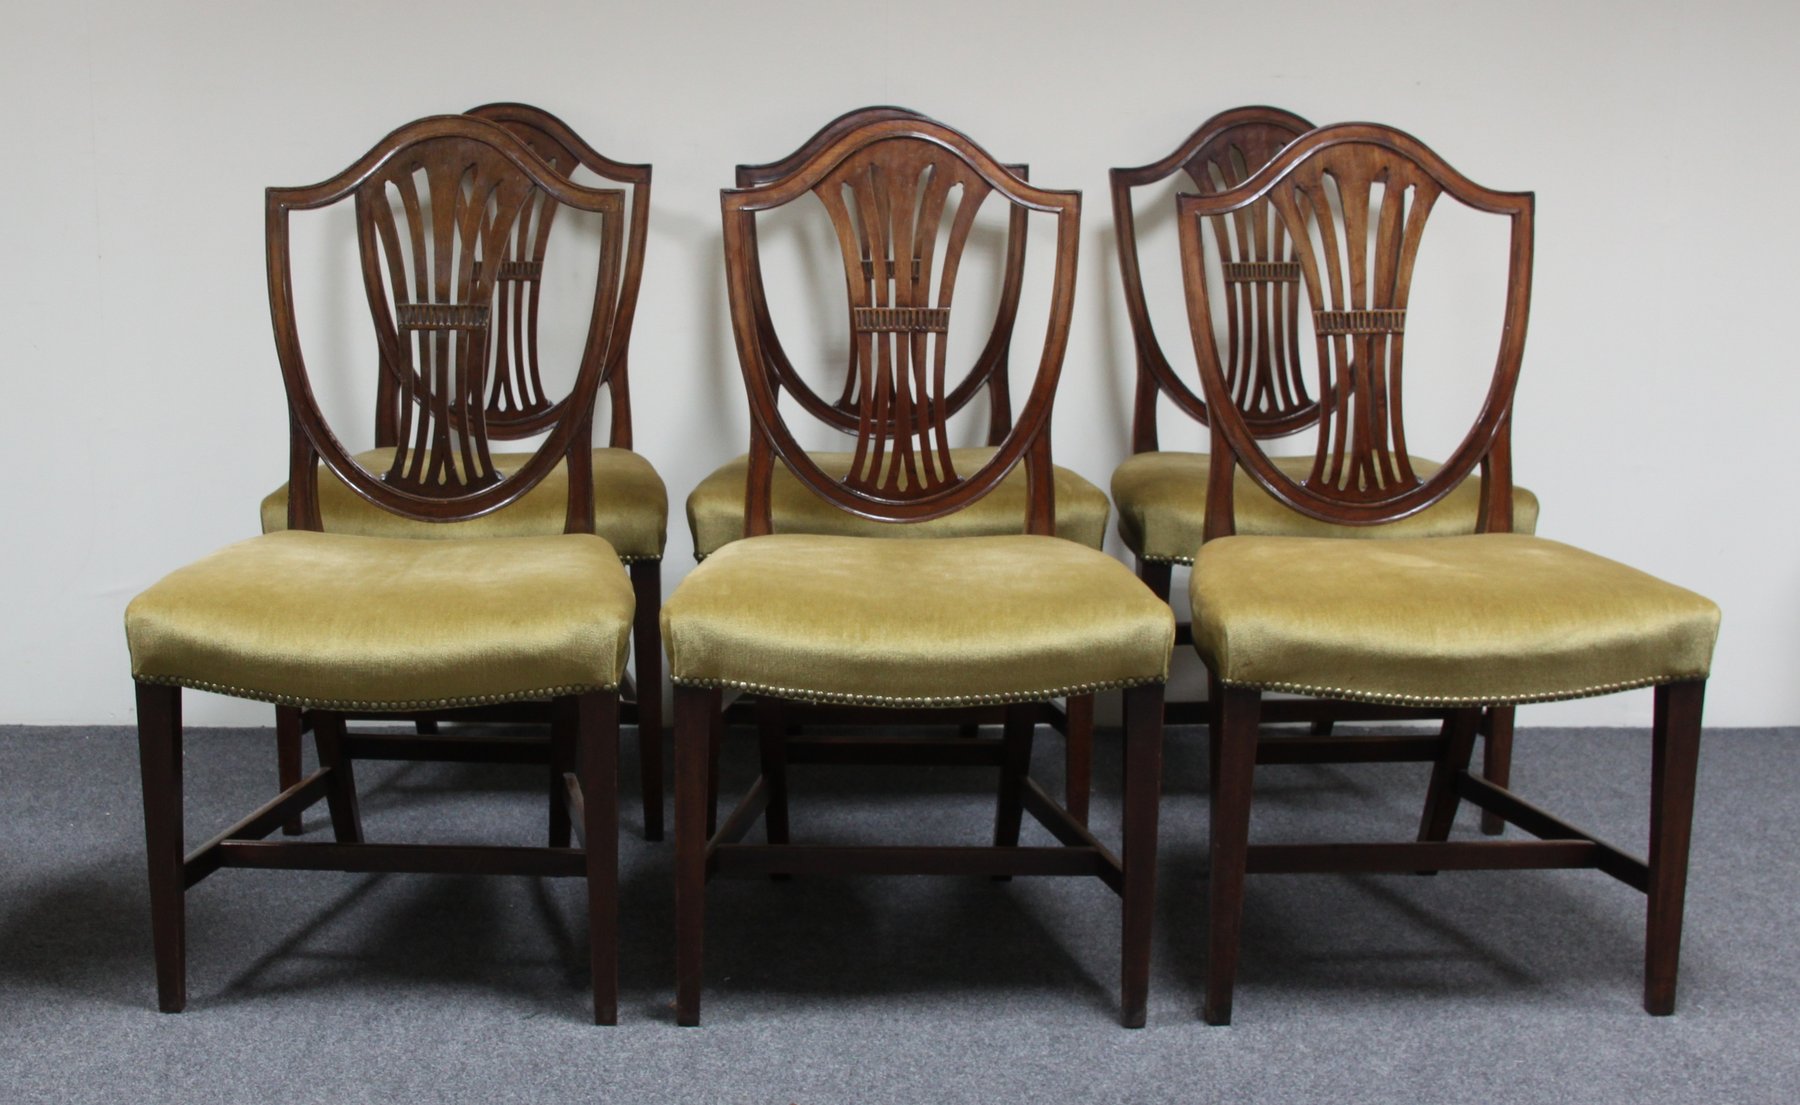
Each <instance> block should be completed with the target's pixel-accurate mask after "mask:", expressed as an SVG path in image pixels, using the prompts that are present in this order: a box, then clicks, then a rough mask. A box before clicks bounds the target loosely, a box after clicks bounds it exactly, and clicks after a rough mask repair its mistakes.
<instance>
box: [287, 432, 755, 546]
mask: <svg viewBox="0 0 1800 1105" xmlns="http://www.w3.org/2000/svg"><path fill="white" fill-rule="evenodd" d="M530 456H531V454H529V453H496V454H494V463H495V464H496V465H497V466H498V467H499V469H500V471H501V472H502V473H506V472H512V471H516V470H517V469H518V468H520V467H522V466H523V465H524V464H525V462H526V461H527V460H528V459H530ZM593 457H594V531H595V532H596V533H598V534H599V535H600V536H601V537H604V538H605V539H606V541H607V543H608V544H610V545H611V546H612V547H613V551H614V552H616V553H617V554H618V557H619V559H620V560H621V561H623V562H624V563H627V564H632V563H637V562H640V561H646V560H661V559H662V554H663V544H664V542H665V541H666V539H667V536H668V529H669V493H668V491H667V490H666V489H664V487H663V482H662V477H661V476H658V475H657V474H656V469H654V468H652V467H651V466H650V462H649V461H647V460H645V459H644V458H643V456H641V455H640V454H638V453H634V452H632V451H631V450H630V449H595V450H594V451H593ZM356 460H357V462H358V463H359V464H361V465H362V466H363V467H364V468H366V469H368V470H369V471H371V472H385V471H387V470H388V468H389V467H390V466H392V464H393V462H394V450H393V449H391V448H387V449H370V450H368V451H367V452H363V453H358V454H357V455H356ZM287 501H288V489H287V484H282V485H281V486H280V487H279V488H277V489H276V490H275V491H273V492H271V493H270V494H269V495H268V496H267V497H266V498H264V499H263V501H262V528H263V532H264V533H273V532H275V531H276V530H283V529H286V528H287ZM568 501H569V474H568V466H567V465H564V464H558V465H557V466H556V467H555V468H554V469H552V470H551V471H550V474H549V475H547V476H545V477H544V480H543V482H542V483H539V484H538V485H537V486H536V487H533V488H532V489H531V490H530V491H528V492H526V493H525V494H524V495H523V496H521V497H520V498H519V500H518V501H517V502H514V503H512V504H510V505H508V506H505V507H502V508H501V509H499V510H496V511H494V512H493V513H491V514H485V515H482V516H481V517H479V518H470V519H467V520H464V521H460V522H426V521H420V520H418V519H414V518H405V517H402V516H400V515H398V514H395V513H393V512H392V511H387V510H383V509H381V508H380V507H378V506H375V505H374V504H372V503H370V502H369V501H368V500H366V499H364V498H363V497H362V496H360V495H358V494H357V493H356V492H354V491H352V490H350V488H349V487H348V486H346V485H345V484H344V482H343V481H342V480H340V479H338V478H337V477H336V476H335V475H334V474H333V473H332V472H331V470H330V469H323V470H321V471H320V473H319V514H320V517H321V519H322V521H323V523H324V529H325V532H327V533H345V534H355V535H358V536H362V537H423V538H439V539H443V538H462V537H547V536H551V535H553V534H558V533H561V532H562V531H563V526H564V524H565V522H566V520H567V518H566V515H567V509H568ZM740 524H741V523H740Z"/></svg>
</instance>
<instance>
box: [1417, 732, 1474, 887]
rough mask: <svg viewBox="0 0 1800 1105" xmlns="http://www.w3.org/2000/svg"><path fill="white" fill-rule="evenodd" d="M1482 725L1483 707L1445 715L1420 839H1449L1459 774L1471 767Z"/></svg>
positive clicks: (1454, 819)
mask: <svg viewBox="0 0 1800 1105" xmlns="http://www.w3.org/2000/svg"><path fill="white" fill-rule="evenodd" d="M1480 726H1481V711H1480V710H1453V711H1451V712H1450V713H1449V714H1448V715H1446V716H1445V718H1444V726H1443V730H1442V734H1441V736H1440V738H1439V741H1440V743H1439V747H1438V758H1437V762H1436V763H1434V764H1432V765H1431V783H1430V785H1428V786H1427V787H1426V788H1425V809H1424V810H1423V811H1422V812H1421V813H1420V814H1419V839H1420V840H1421V841H1441V840H1448V839H1450V826H1451V825H1452V824H1454V823H1455V821H1456V807H1457V806H1458V805H1459V804H1460V802H1461V799H1460V798H1459V797H1458V796H1457V793H1456V776H1457V775H1458V774H1460V773H1462V772H1464V771H1467V770H1468V769H1469V755H1470V753H1472V752H1473V751H1474V750H1475V732H1476V730H1477V729H1478V728H1480ZM1436 873H1437V872H1435V871H1421V872H1419V874H1421V875H1435V874H1436Z"/></svg>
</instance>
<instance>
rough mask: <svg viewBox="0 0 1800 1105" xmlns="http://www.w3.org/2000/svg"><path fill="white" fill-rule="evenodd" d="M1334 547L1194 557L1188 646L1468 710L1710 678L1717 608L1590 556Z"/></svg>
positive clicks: (1276, 540) (1349, 689)
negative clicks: (1191, 627)
mask: <svg viewBox="0 0 1800 1105" xmlns="http://www.w3.org/2000/svg"><path fill="white" fill-rule="evenodd" d="M1474 482H1476V481H1473V480H1470V481H1467V482H1466V483H1465V484H1464V486H1468V484H1471V483H1474ZM1333 541H1334V539H1331V538H1284V537H1244V536H1238V537H1222V538H1218V539H1216V540H1213V541H1210V542H1208V543H1207V544H1206V545H1205V546H1204V547H1203V548H1201V549H1200V555H1199V558H1198V560H1197V561H1196V562H1195V565H1194V575H1193V582H1192V584H1191V586H1190V595H1191V597H1192V599H1193V604H1194V647H1195V648H1196V649H1197V650H1198V651H1199V653H1200V655H1201V657H1202V658H1203V659H1204V660H1205V661H1206V664H1207V668H1208V670H1209V671H1211V672H1212V673H1213V674H1214V675H1215V676H1216V677H1217V678H1218V679H1219V680H1220V681H1221V682H1223V683H1225V684H1226V685H1227V686H1239V687H1255V688H1259V689H1261V690H1272V691H1293V692H1301V693H1306V694H1313V695H1322V696H1327V697H1331V698H1344V699H1351V700H1355V701H1365V702H1391V703H1400V704H1407V705H1417V706H1440V705H1443V706H1478V705H1493V704H1500V703H1519V702H1543V701H1549V700H1553V699H1560V698H1576V697H1585V696H1588V695H1595V694H1603V693H1606V692H1608V691H1615V690H1624V689H1626V688H1629V687H1643V686H1650V685H1653V684H1660V683H1670V682H1677V681H1684V680H1693V679H1705V678H1706V676H1707V671H1708V668H1709V667H1710V665H1711V660H1712V650H1713V642H1714V640H1715V639H1716V638H1717V636H1718V627H1719V608H1718V607H1717V606H1715V605H1714V604H1713V603H1712V602H1711V601H1710V600H1708V599H1705V598H1702V597H1701V596H1699V595H1696V594H1694V593H1693V592H1692V591H1688V590H1685V589H1683V588H1680V587H1677V586H1675V585H1674V584H1670V583H1664V582H1663V581H1662V580H1659V579H1657V578H1655V577H1654V576H1649V575H1646V574H1644V573H1643V572H1640V571H1638V570H1637V569H1635V568H1629V567H1626V566H1625V565H1623V564H1620V563H1617V562H1616V561H1612V560H1608V559H1606V558H1605V557H1601V556H1596V555H1594V554H1593V553H1588V552H1583V551H1582V550H1580V549H1577V548H1572V547H1571V546H1568V545H1564V544H1560V543H1558V542H1555V541H1546V540H1544V539H1542V538H1537V537H1529V536H1525V535H1523V534H1506V533H1498V534H1480V535H1472V536H1467V537H1447V538H1446V537H1438V538H1397V539H1394V540H1389V541H1339V542H1337V543H1333Z"/></svg>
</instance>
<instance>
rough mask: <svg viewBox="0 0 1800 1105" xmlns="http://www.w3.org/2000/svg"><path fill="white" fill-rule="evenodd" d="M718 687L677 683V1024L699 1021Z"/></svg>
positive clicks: (719, 704) (718, 704)
mask: <svg viewBox="0 0 1800 1105" xmlns="http://www.w3.org/2000/svg"><path fill="white" fill-rule="evenodd" d="M721 708H722V702H721V696H720V694H719V692H718V691H716V690H708V689H706V688H704V687H676V688H675V1023H677V1024H680V1025H689V1026H691V1025H697V1024H699V1023H700V979H701V948H702V940H703V938H704V935H705V922H706V844H707V839H708V837H709V836H710V833H709V831H708V829H707V820H708V818H707V813H708V810H709V807H710V805H711V795H712V793H713V792H712V791H711V789H710V787H709V774H710V767H711V763H712V754H711V750H712V744H713V732H714V725H715V720H716V719H717V718H718V716H719V713H720V711H721Z"/></svg>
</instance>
